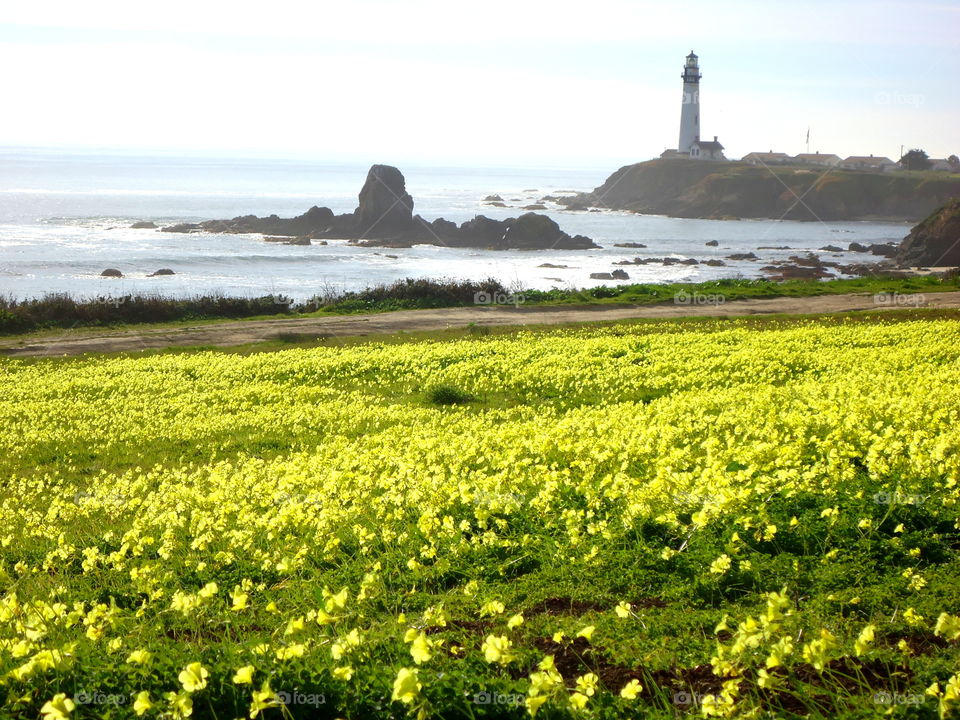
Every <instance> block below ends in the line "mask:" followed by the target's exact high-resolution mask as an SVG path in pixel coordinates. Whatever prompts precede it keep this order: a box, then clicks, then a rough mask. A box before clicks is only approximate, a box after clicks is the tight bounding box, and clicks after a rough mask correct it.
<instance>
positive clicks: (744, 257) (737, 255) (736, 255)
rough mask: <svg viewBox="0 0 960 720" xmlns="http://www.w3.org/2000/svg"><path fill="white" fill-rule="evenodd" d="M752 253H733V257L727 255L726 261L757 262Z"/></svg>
mask: <svg viewBox="0 0 960 720" xmlns="http://www.w3.org/2000/svg"><path fill="white" fill-rule="evenodd" d="M759 259H760V258H758V257H757V256H756V255H755V254H754V253H752V252H748V253H733V255H727V260H759Z"/></svg>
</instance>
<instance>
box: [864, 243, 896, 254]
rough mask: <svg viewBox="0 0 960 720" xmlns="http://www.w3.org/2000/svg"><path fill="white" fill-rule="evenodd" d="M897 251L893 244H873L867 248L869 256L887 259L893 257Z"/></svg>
mask: <svg viewBox="0 0 960 720" xmlns="http://www.w3.org/2000/svg"><path fill="white" fill-rule="evenodd" d="M898 249H899V248H898V247H897V246H896V245H894V244H893V243H882V244H880V243H874V244H873V245H871V246H870V247H869V250H870V254H871V255H880V256H882V257H888V258H892V257H894V256H895V255H896V254H897V250H898Z"/></svg>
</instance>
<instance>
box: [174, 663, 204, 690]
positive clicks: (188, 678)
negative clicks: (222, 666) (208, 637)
mask: <svg viewBox="0 0 960 720" xmlns="http://www.w3.org/2000/svg"><path fill="white" fill-rule="evenodd" d="M209 676H210V672H209V671H208V670H207V669H206V668H205V667H204V666H203V665H201V664H200V663H198V662H195V663H190V664H189V665H187V666H186V667H185V668H184V669H183V670H181V671H180V674H179V675H178V676H177V678H178V679H179V680H180V684H181V685H183V689H184V690H186V691H187V692H191V693H192V692H197V691H198V690H203V689H204V688H205V687H206V686H207V678H208V677H209Z"/></svg>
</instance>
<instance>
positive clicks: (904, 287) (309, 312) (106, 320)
mask: <svg viewBox="0 0 960 720" xmlns="http://www.w3.org/2000/svg"><path fill="white" fill-rule="evenodd" d="M491 282H492V281H491ZM398 285H402V283H398ZM478 287H490V286H489V285H488V284H480V285H478ZM958 289H960V276H957V275H956V274H954V275H951V276H948V277H939V276H932V275H923V276H915V277H906V278H894V277H862V278H852V279H841V280H823V281H817V280H787V281H784V282H775V281H772V280H763V279H756V280H748V279H721V280H713V281H708V282H700V283H634V284H625V285H619V286H598V287H594V288H588V289H582V290H562V289H554V290H546V291H544V290H524V291H519V292H517V293H515V295H517V296H520V297H522V302H521V303H519V306H520V307H524V308H526V307H551V306H572V305H606V304H629V305H652V304H656V303H661V302H673V300H674V298H675V296H677V295H678V294H679V293H686V294H688V295H690V296H693V295H695V294H701V295H713V296H719V297H722V298H723V301H725V302H732V301H736V300H746V299H750V298H774V297H813V296H816V295H845V294H855V293H862V294H877V293H900V294H911V293H935V292H949V291H955V290H958ZM500 290H501V291H503V288H501V289H500ZM389 291H390V288H380V289H374V290H371V291H369V295H364V294H362V293H360V294H356V295H357V296H355V297H349V298H346V299H334V300H331V301H330V302H329V303H328V304H326V305H322V306H321V307H320V308H319V309H312V308H308V307H302V306H292V308H291V309H290V310H289V311H287V312H284V313H281V314H266V315H265V314H262V313H261V312H256V310H255V309H256V308H257V307H261V306H262V305H258V304H256V303H253V304H251V305H250V307H251V308H254V310H252V312H255V314H251V315H249V316H245V317H230V318H223V317H213V316H210V315H203V314H198V313H195V312H194V311H193V310H191V309H190V305H189V301H173V300H171V301H169V302H171V303H174V304H176V303H179V308H180V310H179V311H182V312H184V313H187V316H186V317H180V318H178V319H170V320H165V321H162V322H154V321H149V320H144V321H143V322H130V321H129V320H123V319H122V316H121V315H120V314H119V313H118V314H117V315H116V317H115V318H114V317H113V316H112V315H110V312H111V308H112V307H113V306H110V305H102V304H101V305H98V307H97V311H98V314H97V316H96V319H95V320H91V321H89V322H87V321H84V320H83V319H82V318H81V319H77V317H76V316H75V314H74V313H75V311H74V310H72V309H71V308H69V307H67V308H66V309H64V310H62V311H61V312H60V314H57V315H55V316H50V317H49V318H47V319H46V320H42V319H38V318H31V316H30V313H29V312H28V310H29V307H30V304H29V302H26V303H21V310H22V312H23V313H25V315H24V317H19V319H16V321H14V320H10V319H9V318H8V319H7V320H6V321H4V320H3V316H2V315H0V337H18V338H20V339H21V340H23V342H29V340H31V339H34V338H35V339H42V338H44V337H49V336H51V335H54V334H57V333H59V332H62V331H63V330H69V331H70V332H71V333H84V332H91V329H93V331H95V332H98V333H99V332H103V331H104V330H110V331H117V332H122V331H123V330H126V329H137V330H156V329H164V328H177V327H184V326H195V325H210V324H214V323H220V322H227V321H250V322H255V321H262V320H275V319H282V318H308V317H323V316H327V315H351V314H357V313H382V312H392V311H396V310H416V309H426V308H438V307H464V306H472V305H473V304H474V303H473V301H472V294H470V293H472V292H473V288H472V286H467V287H466V288H461V289H460V290H459V292H458V293H456V294H453V293H450V292H449V289H448V288H447V286H446V285H445V284H444V283H442V282H440V283H432V286H431V287H428V288H426V289H424V290H423V292H422V294H420V295H419V296H417V297H401V298H397V297H390V296H389ZM467 291H469V293H468V292H467ZM504 292H505V291H504ZM8 302H9V301H8ZM162 304H163V303H162V302H159V301H158V303H157V305H158V306H162ZM203 305H204V307H207V306H209V305H210V303H209V302H207V300H204V303H203ZM121 307H122V306H121ZM510 307H512V306H510ZM115 309H116V308H114V310H115ZM188 311H189V312H188ZM2 312H6V313H7V314H8V315H9V314H10V313H11V310H10V309H9V308H7V309H5V310H0V313H2ZM171 312H172V311H171ZM474 332H476V333H483V332H486V331H485V330H483V329H482V328H479V327H478V328H477V329H476V330H475V331H474ZM281 334H282V335H284V338H286V339H288V341H289V342H298V341H300V340H301V339H302V336H298V335H297V334H295V333H281Z"/></svg>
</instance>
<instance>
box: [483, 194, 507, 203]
mask: <svg viewBox="0 0 960 720" xmlns="http://www.w3.org/2000/svg"><path fill="white" fill-rule="evenodd" d="M483 201H484V202H486V203H492V202H503V198H502V197H500V196H499V195H487V196H486V197H485V198H484V199H483Z"/></svg>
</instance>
